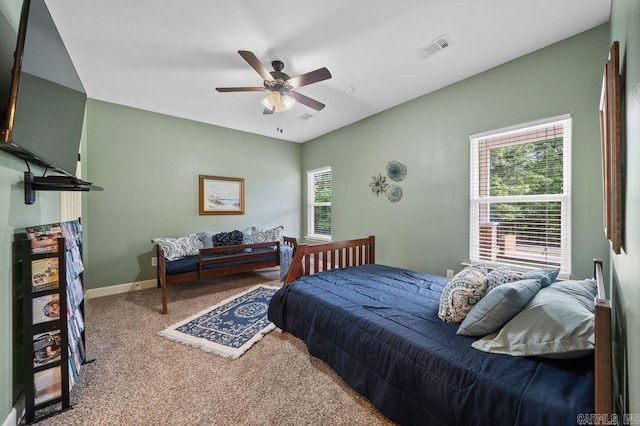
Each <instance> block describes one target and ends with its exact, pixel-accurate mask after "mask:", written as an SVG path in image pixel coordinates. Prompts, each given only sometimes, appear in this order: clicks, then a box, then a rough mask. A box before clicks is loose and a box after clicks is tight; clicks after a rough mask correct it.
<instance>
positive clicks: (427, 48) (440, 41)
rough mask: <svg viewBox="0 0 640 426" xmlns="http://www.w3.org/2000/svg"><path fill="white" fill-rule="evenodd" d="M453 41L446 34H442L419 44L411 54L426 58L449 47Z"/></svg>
mask: <svg viewBox="0 0 640 426" xmlns="http://www.w3.org/2000/svg"><path fill="white" fill-rule="evenodd" d="M452 44H453V43H452V42H451V39H450V38H449V36H447V35H446V34H442V35H441V36H440V37H438V38H436V39H435V40H433V41H431V42H429V43H427V44H425V45H424V46H421V47H419V48H417V49H416V50H414V51H413V54H414V55H416V56H417V57H418V58H420V59H427V58H428V57H430V56H433V55H435V54H436V53H438V52H440V51H441V50H443V49H446V48H447V47H450V46H451V45H452Z"/></svg>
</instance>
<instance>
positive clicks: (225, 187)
mask: <svg viewBox="0 0 640 426" xmlns="http://www.w3.org/2000/svg"><path fill="white" fill-rule="evenodd" d="M200 214H201V215H206V214H244V179H242V178H229V177H220V176H204V175H200Z"/></svg>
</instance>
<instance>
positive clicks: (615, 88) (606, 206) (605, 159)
mask: <svg viewBox="0 0 640 426" xmlns="http://www.w3.org/2000/svg"><path fill="white" fill-rule="evenodd" d="M621 109H622V103H621V77H620V53H619V45H618V42H617V41H615V42H613V44H612V45H611V48H610V50H609V58H608V60H607V63H606V64H605V67H604V73H603V77H602V92H601V96H600V139H601V149H602V193H603V216H604V231H605V235H606V237H607V239H609V240H610V241H611V249H612V250H613V252H614V253H616V254H620V250H621V248H622V127H621V121H622V119H621V117H622V113H621Z"/></svg>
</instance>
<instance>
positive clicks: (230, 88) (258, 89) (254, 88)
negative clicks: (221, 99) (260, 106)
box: [216, 87, 264, 92]
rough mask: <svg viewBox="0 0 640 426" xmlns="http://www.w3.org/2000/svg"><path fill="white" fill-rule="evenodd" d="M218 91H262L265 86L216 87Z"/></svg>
mask: <svg viewBox="0 0 640 426" xmlns="http://www.w3.org/2000/svg"><path fill="white" fill-rule="evenodd" d="M216 90H217V91H218V92H262V91H264V87H216Z"/></svg>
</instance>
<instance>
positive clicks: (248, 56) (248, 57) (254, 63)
mask: <svg viewBox="0 0 640 426" xmlns="http://www.w3.org/2000/svg"><path fill="white" fill-rule="evenodd" d="M238 53H239V54H240V56H242V57H243V58H244V60H245V61H247V62H248V63H249V65H251V68H253V69H254V70H256V71H257V73H258V74H260V77H262V79H263V80H266V81H273V77H272V76H271V74H270V73H269V71H268V70H267V69H266V68H265V67H264V65H262V62H260V60H259V59H258V58H256V55H254V54H253V53H252V52H249V51H248V50H238Z"/></svg>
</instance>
